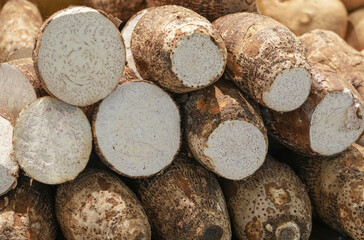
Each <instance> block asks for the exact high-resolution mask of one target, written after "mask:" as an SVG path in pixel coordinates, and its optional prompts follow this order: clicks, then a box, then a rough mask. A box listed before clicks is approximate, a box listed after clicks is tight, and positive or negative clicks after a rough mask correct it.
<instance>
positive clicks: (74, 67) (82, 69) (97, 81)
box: [35, 7, 125, 106]
mask: <svg viewBox="0 0 364 240" xmlns="http://www.w3.org/2000/svg"><path fill="white" fill-rule="evenodd" d="M38 42H39V45H37V48H36V50H35V52H36V54H35V56H36V57H35V62H36V63H37V64H36V66H37V67H38V71H39V73H40V75H41V77H42V80H43V83H44V85H45V87H46V89H47V91H48V92H49V93H50V94H51V95H53V96H55V97H57V98H58V99H60V100H62V101H63V102H66V103H68V104H70V105H75V106H89V105H92V104H94V103H96V102H98V101H99V100H101V99H103V98H105V97H106V96H107V95H109V94H110V93H111V92H112V91H113V90H114V89H115V88H116V86H117V85H118V83H119V80H120V78H121V77H122V73H123V69H124V66H125V47H124V44H123V41H122V38H121V36H120V32H119V31H118V29H117V28H116V27H115V25H114V23H113V22H112V21H110V20H109V19H108V18H107V17H105V16H104V15H103V14H101V13H100V12H98V11H96V10H94V9H91V8H87V7H73V8H68V9H65V10H63V11H60V12H59V13H58V14H57V15H55V16H54V17H53V19H52V21H49V22H48V24H47V25H46V26H45V27H44V29H43V32H42V35H41V38H40V39H39V41H38Z"/></svg>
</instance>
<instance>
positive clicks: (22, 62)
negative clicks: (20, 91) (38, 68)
mask: <svg viewBox="0 0 364 240" xmlns="http://www.w3.org/2000/svg"><path fill="white" fill-rule="evenodd" d="M8 64H11V65H13V66H15V67H16V68H17V69H19V70H20V72H22V73H23V74H24V76H25V77H26V78H27V79H28V80H29V82H30V84H32V86H33V88H34V90H35V93H36V94H37V97H38V98H40V97H44V96H47V95H48V94H47V92H46V91H45V90H44V89H43V87H42V84H41V82H40V80H39V78H38V76H37V74H36V73H35V69H34V63H33V60H32V58H30V57H29V58H22V59H18V60H14V61H11V62H8Z"/></svg>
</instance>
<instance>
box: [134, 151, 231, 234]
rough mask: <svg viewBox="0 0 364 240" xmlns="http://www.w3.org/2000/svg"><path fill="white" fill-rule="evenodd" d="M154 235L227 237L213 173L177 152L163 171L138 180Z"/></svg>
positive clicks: (227, 227) (228, 229) (222, 203)
mask: <svg viewBox="0 0 364 240" xmlns="http://www.w3.org/2000/svg"><path fill="white" fill-rule="evenodd" d="M138 192H139V195H140V197H141V201H142V205H143V207H144V209H145V211H146V213H147V215H148V217H149V219H150V221H151V223H152V226H153V230H154V234H155V236H154V237H155V239H160V240H170V239H179V240H184V239H186V240H187V239H199V240H230V239H231V227H230V219H229V214H228V212H227V207H226V203H225V199H224V196H223V193H222V191H221V188H220V185H219V183H218V182H217V179H216V177H215V176H214V175H213V174H212V173H211V172H209V171H207V170H206V169H204V168H203V167H201V166H200V165H198V164H197V163H196V162H193V161H192V160H190V159H188V158H186V157H185V156H184V155H180V156H178V157H177V159H176V160H175V161H174V163H173V164H172V166H170V167H169V168H168V169H167V170H166V171H165V172H164V173H163V174H160V175H158V176H155V177H152V178H148V179H143V180H140V181H139V182H138Z"/></svg>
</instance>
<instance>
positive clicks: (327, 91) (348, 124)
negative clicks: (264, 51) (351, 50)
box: [262, 64, 364, 156]
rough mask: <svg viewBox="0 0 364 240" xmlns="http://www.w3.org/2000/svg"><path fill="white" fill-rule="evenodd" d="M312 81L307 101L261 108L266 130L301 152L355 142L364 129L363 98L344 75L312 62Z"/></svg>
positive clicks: (325, 152)
mask: <svg viewBox="0 0 364 240" xmlns="http://www.w3.org/2000/svg"><path fill="white" fill-rule="evenodd" d="M312 75H313V84H312V88H311V93H310V95H309V97H308V99H307V100H306V102H305V103H304V104H303V105H302V106H301V107H300V108H298V109H296V110H295V111H292V112H286V113H278V112H275V111H271V110H268V109H263V110H262V115H263V119H264V121H265V123H266V126H267V128H268V131H269V133H270V134H271V135H273V136H274V137H275V138H276V139H277V140H278V141H279V142H281V143H282V144H283V145H285V146H287V147H289V148H291V149H292V150H294V151H296V152H300V153H301V154H304V155H322V156H330V155H334V154H337V153H340V152H342V151H344V150H345V149H346V148H348V147H349V146H350V145H351V144H353V143H354V142H356V141H357V140H358V138H359V137H360V135H361V134H362V132H363V130H364V119H363V102H362V100H361V98H360V96H359V93H358V92H357V91H356V90H355V88H354V87H353V86H352V85H351V84H350V83H349V82H348V81H346V79H345V78H344V77H342V76H341V75H339V74H337V72H335V71H332V70H331V69H330V68H328V67H326V66H324V65H320V64H316V65H313V66H312Z"/></svg>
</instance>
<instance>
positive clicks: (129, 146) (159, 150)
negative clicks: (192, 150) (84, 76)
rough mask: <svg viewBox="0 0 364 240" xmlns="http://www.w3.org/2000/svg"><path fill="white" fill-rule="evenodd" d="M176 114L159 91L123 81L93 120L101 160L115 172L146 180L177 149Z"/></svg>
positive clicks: (177, 112)
mask: <svg viewBox="0 0 364 240" xmlns="http://www.w3.org/2000/svg"><path fill="white" fill-rule="evenodd" d="M180 131H181V130H180V115H179V111H178V108H177V106H176V104H175V103H174V102H173V100H172V99H171V97H170V96H169V95H168V94H167V93H166V92H164V91H163V90H162V89H161V88H159V87H157V86H156V85H154V84H151V83H148V82H142V81H141V82H127V83H124V84H122V85H120V86H119V87H118V88H116V90H115V91H114V92H112V93H111V94H110V95H109V96H108V97H107V98H105V99H104V100H103V101H102V102H101V104H100V106H99V109H98V112H97V115H96V119H95V121H94V135H95V138H96V144H97V146H98V151H99V154H100V153H101V155H102V156H101V158H102V159H103V160H104V161H106V162H107V163H108V164H109V165H111V166H112V167H113V169H114V170H116V171H117V172H118V173H120V174H123V175H126V176H129V177H134V178H141V177H148V176H151V175H154V174H156V173H158V172H159V171H161V170H162V169H164V168H165V167H167V166H168V165H169V164H170V163H171V162H172V161H173V159H174V157H175V155H176V154H177V152H178V150H179V147H180V141H181V139H180Z"/></svg>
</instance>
